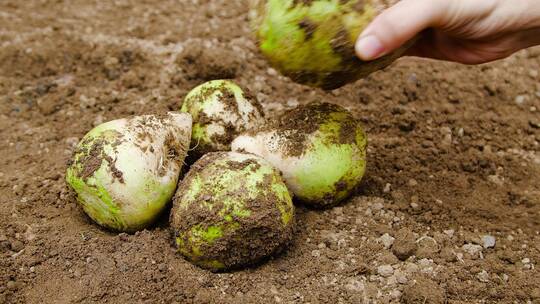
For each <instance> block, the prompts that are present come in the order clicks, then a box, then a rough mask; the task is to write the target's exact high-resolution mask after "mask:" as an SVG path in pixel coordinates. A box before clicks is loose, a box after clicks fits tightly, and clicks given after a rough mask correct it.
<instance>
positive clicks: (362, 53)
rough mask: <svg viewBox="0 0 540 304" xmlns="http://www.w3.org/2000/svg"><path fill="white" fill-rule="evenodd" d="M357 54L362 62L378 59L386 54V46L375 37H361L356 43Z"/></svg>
mask: <svg viewBox="0 0 540 304" xmlns="http://www.w3.org/2000/svg"><path fill="white" fill-rule="evenodd" d="M355 48H356V54H357V55H358V57H360V59H362V60H373V59H377V58H378V57H380V56H381V55H383V53H384V46H383V45H382V43H381V41H380V40H379V38H377V37H376V36H374V35H367V36H365V37H360V39H359V40H358V41H357V42H356V46H355Z"/></svg>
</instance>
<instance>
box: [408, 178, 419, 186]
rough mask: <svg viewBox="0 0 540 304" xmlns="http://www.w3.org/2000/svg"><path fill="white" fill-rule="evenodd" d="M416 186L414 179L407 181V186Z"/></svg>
mask: <svg viewBox="0 0 540 304" xmlns="http://www.w3.org/2000/svg"><path fill="white" fill-rule="evenodd" d="M417 185H418V182H417V181H416V180H415V179H414V178H411V179H410V180H409V186H411V187H414V186H417Z"/></svg>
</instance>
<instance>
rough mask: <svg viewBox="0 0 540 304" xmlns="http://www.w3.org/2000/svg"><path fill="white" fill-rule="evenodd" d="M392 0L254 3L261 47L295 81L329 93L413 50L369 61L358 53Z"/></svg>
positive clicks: (262, 0)
mask: <svg viewBox="0 0 540 304" xmlns="http://www.w3.org/2000/svg"><path fill="white" fill-rule="evenodd" d="M389 2H397V1H395V0H394V1H388V0H386V1H385V0H252V2H251V3H252V4H251V7H252V9H251V14H250V15H251V21H252V24H253V25H252V26H253V29H254V33H255V37H256V41H257V43H258V46H259V49H260V51H261V52H262V54H263V55H264V56H265V58H267V59H268V61H269V62H270V64H271V65H272V66H274V67H275V68H276V69H277V70H279V71H280V72H281V73H282V74H284V75H285V76H288V77H290V78H291V79H292V80H293V81H296V82H298V83H301V84H306V85H310V86H314V87H321V88H323V89H325V90H331V89H336V88H339V87H341V86H343V85H345V84H347V83H350V82H353V81H355V80H358V79H359V78H362V77H365V76H367V75H369V74H371V73H373V72H375V71H377V70H380V69H383V68H386V67H387V66H389V65H390V64H391V63H392V62H394V61H395V60H396V59H397V58H398V57H399V56H401V55H402V54H403V53H404V51H405V50H406V49H407V48H408V47H409V45H410V42H409V43H406V44H405V45H404V46H403V47H401V48H399V49H398V50H396V51H395V52H392V53H390V54H387V55H386V56H384V57H382V58H380V59H377V60H375V61H370V62H364V61H362V60H360V59H359V58H358V57H357V56H356V55H355V51H354V44H355V41H356V40H357V38H358V35H359V34H360V33H361V32H362V30H363V29H364V28H365V27H366V26H367V25H368V24H369V22H370V21H371V20H372V19H373V18H374V17H375V16H376V15H377V14H378V13H379V12H380V11H381V10H382V9H383V8H385V7H387V6H388V3H389Z"/></svg>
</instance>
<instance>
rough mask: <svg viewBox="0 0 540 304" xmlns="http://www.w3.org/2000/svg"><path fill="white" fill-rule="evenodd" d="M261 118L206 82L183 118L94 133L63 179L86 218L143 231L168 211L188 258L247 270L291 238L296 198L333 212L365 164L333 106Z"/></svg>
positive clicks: (358, 139)
mask: <svg viewBox="0 0 540 304" xmlns="http://www.w3.org/2000/svg"><path fill="white" fill-rule="evenodd" d="M263 117H264V115H263V111H262V108H261V106H260V104H259V103H258V102H257V100H255V99H254V98H253V97H251V96H250V95H249V94H246V93H244V91H243V90H242V89H241V88H240V87H239V86H238V85H237V84H235V83H234V82H232V81H231V80H215V81H209V82H206V83H203V84H201V85H200V86H198V87H196V88H194V89H193V90H192V91H191V92H190V93H189V94H188V95H187V96H186V98H185V100H184V103H183V106H182V108H181V111H179V112H169V113H165V114H163V115H141V116H133V117H129V118H123V119H117V120H112V121H109V122H106V123H103V124H101V125H99V126H97V127H95V128H94V129H92V130H91V131H90V132H88V133H87V134H86V135H85V136H84V137H83V138H82V140H81V141H80V143H79V144H78V146H77V147H76V149H75V151H74V154H73V157H72V159H71V161H70V163H69V165H68V169H67V173H66V179H67V182H68V184H69V186H70V187H71V188H72V189H73V190H74V191H75V193H76V195H77V200H78V202H79V203H80V205H81V206H82V208H83V209H84V211H85V212H86V214H87V215H88V216H89V217H90V218H91V219H92V220H94V221H95V222H96V223H98V224H99V225H101V226H103V227H105V228H107V229H110V230H113V231H119V232H135V231H138V230H141V229H145V228H148V227H149V226H150V225H152V223H154V222H155V221H156V220H157V218H158V217H159V216H160V215H161V214H162V213H163V212H164V211H165V210H167V209H168V207H170V205H172V210H171V214H170V217H169V219H170V225H171V230H172V232H173V233H174V240H175V243H176V246H177V250H178V252H179V253H181V254H182V255H183V256H184V257H185V258H186V259H187V260H189V261H191V262H193V263H194V264H196V265H199V266H201V267H203V268H206V269H210V270H212V271H219V270H227V269H233V268H238V267H242V266H247V265H252V264H254V263H257V262H258V261H261V260H262V259H264V258H267V257H269V256H271V255H272V254H274V253H276V252H278V251H280V250H282V249H283V248H285V247H286V245H287V244H288V243H289V241H290V240H291V239H292V235H293V230H294V223H295V216H294V214H295V207H294V205H293V200H292V198H293V197H295V198H296V199H297V201H298V202H302V203H303V204H305V205H308V206H314V207H320V206H323V207H328V206H333V205H335V204H337V203H339V202H340V201H342V200H343V199H344V198H346V197H347V196H349V195H350V194H351V193H352V192H353V191H354V188H355V187H356V186H357V185H358V184H359V182H360V181H361V179H362V177H363V175H364V170H365V166H366V145H367V140H366V135H365V133H364V131H363V130H362V128H361V126H360V124H359V123H358V121H357V120H356V119H355V118H354V117H353V116H352V114H351V113H349V112H348V111H347V110H345V109H344V108H342V107H340V106H338V105H335V104H330V103H324V102H313V103H309V104H307V105H301V106H298V107H296V108H294V109H292V110H290V111H287V112H285V113H284V114H282V115H281V116H279V117H275V118H273V119H272V120H269V121H268V122H266V121H265V120H264V118H263ZM190 147H191V150H190ZM192 152H193V154H192V161H193V163H191V166H190V168H189V170H188V171H187V174H185V176H184V177H183V178H182V180H181V179H180V178H181V175H182V169H183V167H184V166H186V160H187V159H188V158H189V157H188V154H190V153H192ZM195 156H196V157H195ZM171 202H172V204H171Z"/></svg>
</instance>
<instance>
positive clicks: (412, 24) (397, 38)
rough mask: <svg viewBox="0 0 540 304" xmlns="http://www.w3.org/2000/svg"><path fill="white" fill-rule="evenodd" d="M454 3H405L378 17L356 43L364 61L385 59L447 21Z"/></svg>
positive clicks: (412, 0)
mask: <svg viewBox="0 0 540 304" xmlns="http://www.w3.org/2000/svg"><path fill="white" fill-rule="evenodd" d="M450 2H452V1H451V0H402V1H400V2H398V3H397V4H396V5H394V6H392V7H390V8H388V9H387V10H385V11H383V12H382V13H381V14H380V15H378V16H377V17H376V18H375V19H374V20H373V21H372V22H371V24H370V25H369V26H368V27H367V28H366V29H365V30H364V31H363V32H362V34H361V35H360V37H359V39H358V40H357V42H356V46H355V49H356V54H357V56H358V57H359V58H360V59H362V60H366V61H367V60H373V59H377V58H379V57H381V56H384V55H386V54H388V53H390V52H392V51H394V50H395V49H397V48H399V47H400V46H401V45H403V44H404V43H406V42H407V41H408V40H410V39H412V38H413V37H415V36H416V35H417V34H418V33H420V32H421V31H423V30H424V29H426V28H429V27H431V26H433V25H436V24H438V23H440V21H441V20H443V19H444V16H445V13H446V12H447V10H448V8H449V5H450Z"/></svg>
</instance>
